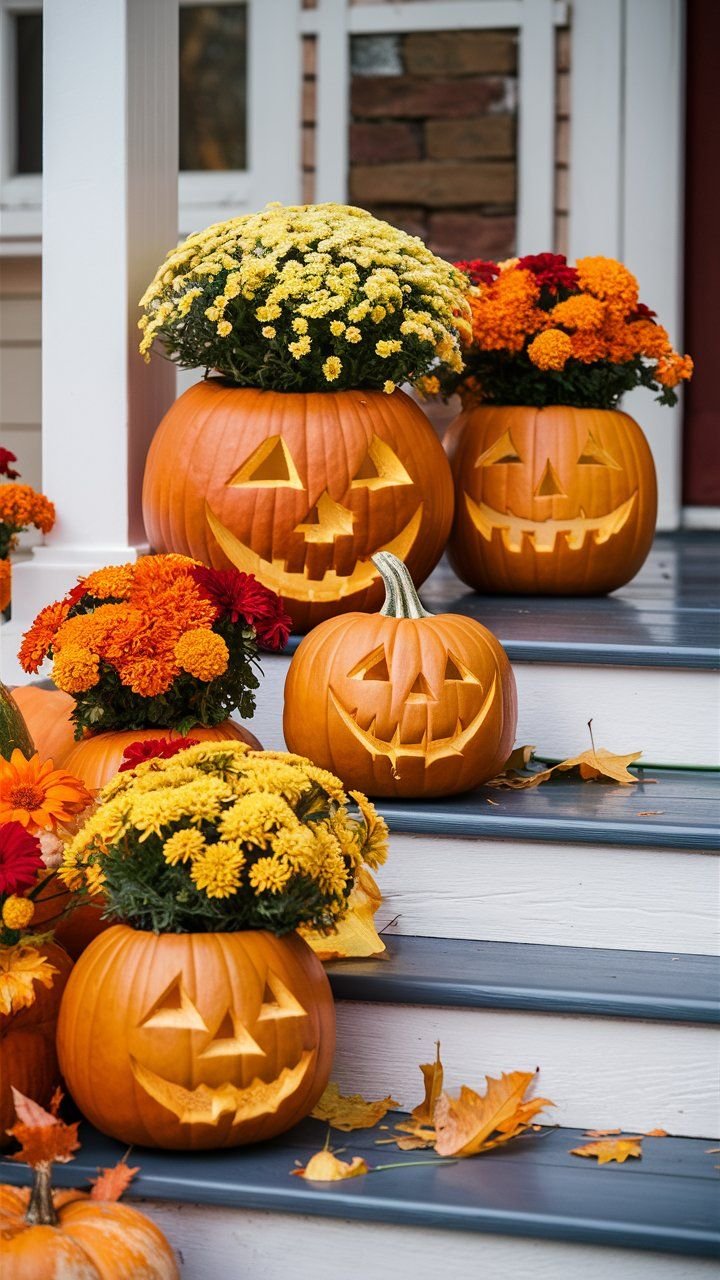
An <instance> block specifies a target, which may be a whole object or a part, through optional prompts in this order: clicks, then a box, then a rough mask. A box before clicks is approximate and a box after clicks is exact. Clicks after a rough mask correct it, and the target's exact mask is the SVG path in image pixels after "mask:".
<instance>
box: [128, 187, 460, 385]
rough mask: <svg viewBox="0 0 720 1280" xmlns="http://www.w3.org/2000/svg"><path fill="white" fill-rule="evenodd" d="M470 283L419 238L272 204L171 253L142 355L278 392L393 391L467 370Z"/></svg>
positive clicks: (342, 212)
mask: <svg viewBox="0 0 720 1280" xmlns="http://www.w3.org/2000/svg"><path fill="white" fill-rule="evenodd" d="M469 289H470V282H469V281H468V279H467V277H466V276H465V275H463V273H462V272H460V271H457V270H456V269H455V268H454V267H452V266H451V265H450V264H449V263H448V262H444V261H443V260H442V259H441V258H437V257H435V255H434V254H433V253H431V252H430V250H429V249H427V248H426V247H425V245H424V244H423V243H422V241H421V240H419V239H418V238H417V237H416V236H409V235H407V234H406V233H405V232H404V231H399V230H397V228H395V227H392V226H390V225H389V224H388V223H387V222H381V221H379V219H377V218H374V217H373V216H372V215H371V214H370V213H367V212H366V211H365V210H364V209H356V208H352V207H351V206H348V205H338V204H320V205H292V206H288V207H285V206H283V205H279V204H275V205H268V206H267V208H266V209H265V210H264V211H263V212H262V213H255V214H250V215H248V216H245V217H241V218H231V219H230V220H229V221H228V222H221V223H217V224H216V225H215V226H212V227H208V229H207V230H206V231H201V232H199V233H197V234H196V235H192V236H189V237H188V239H187V240H185V241H184V243H183V244H181V245H179V246H178V248H177V249H174V250H173V251H172V252H171V253H170V254H168V256H167V258H166V259H165V261H164V262H163V263H162V264H161V266H160V267H159V269H158V272H157V274H156V276H155V279H154V280H153V282H152V284H151V285H150V287H149V288H148V290H147V291H146V293H145V295H144V296H143V298H142V299H141V302H140V305H141V307H142V308H143V315H142V317H141V319H140V321H139V325H140V328H141V329H142V331H143V335H142V340H141V343H140V351H141V352H142V354H143V355H144V356H145V357H146V358H149V353H150V349H151V347H152V346H153V343H154V342H155V341H156V340H159V341H160V342H161V344H162V346H163V347H164V349H165V352H166V353H167V354H168V355H169V356H170V358H171V359H173V360H174V361H176V363H177V364H179V365H181V366H182V367H183V368H186V369H194V368H198V367H203V366H204V367H205V368H206V369H214V370H216V371H217V372H218V373H220V374H222V375H224V376H225V377H226V378H228V379H229V380H230V381H232V382H233V383H234V384H235V385H237V386H243V387H261V388H265V389H271V390H275V391H339V390H344V389H347V388H361V387H367V388H368V389H377V390H384V391H387V392H390V391H392V390H394V388H395V386H396V385H397V384H398V383H401V382H405V381H414V380H416V379H417V378H420V377H422V376H423V375H425V374H428V373H429V372H430V370H431V369H433V368H438V369H444V370H446V371H447V372H455V373H459V372H460V370H461V369H462V367H463V364H462V359H461V355H460V343H461V341H466V340H468V339H469V337H470V334H471V326H470V310H469V306H468V303H467V301H466V298H465V294H466V293H467V292H468V290H469Z"/></svg>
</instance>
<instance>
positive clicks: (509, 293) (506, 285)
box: [468, 266, 545, 351]
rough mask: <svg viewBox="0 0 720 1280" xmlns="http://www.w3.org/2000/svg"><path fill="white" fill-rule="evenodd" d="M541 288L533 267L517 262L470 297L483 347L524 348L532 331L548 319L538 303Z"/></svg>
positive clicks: (475, 328) (475, 331) (475, 333)
mask: <svg viewBox="0 0 720 1280" xmlns="http://www.w3.org/2000/svg"><path fill="white" fill-rule="evenodd" d="M539 297H540V289H539V286H538V285H537V283H536V281H535V279H534V277H533V276H532V274H531V273H530V272H529V271H523V270H522V269H518V268H517V267H515V266H511V267H510V268H509V269H508V270H505V271H501V272H500V275H499V276H498V278H497V279H496V280H494V281H493V283H492V284H490V285H488V286H487V287H486V288H484V289H483V291H482V293H481V294H479V295H477V296H471V297H469V298H468V302H469V303H470V308H471V310H472V318H473V337H474V339H475V343H476V344H477V346H478V347H480V348H481V350H483V351H521V350H522V348H523V345H524V343H525V340H526V338H527V336H528V334H531V333H537V331H538V329H541V328H542V326H543V325H544V323H545V312H544V311H542V310H541V309H540V308H539V307H538V306H537V305H536V304H537V302H538V299H539Z"/></svg>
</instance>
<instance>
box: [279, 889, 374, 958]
mask: <svg viewBox="0 0 720 1280" xmlns="http://www.w3.org/2000/svg"><path fill="white" fill-rule="evenodd" d="M381 902H382V893H381V891H380V888H379V886H378V884H377V883H376V881H375V880H374V878H373V877H372V876H371V874H370V872H369V871H368V869H367V867H365V866H361V867H360V868H359V870H358V872H357V875H356V878H355V884H354V886H353V890H352V893H351V894H350V897H349V899H348V909H347V912H346V913H345V915H344V916H343V918H342V920H339V921H338V923H337V925H336V927H335V930H334V931H333V932H332V933H329V934H323V933H318V932H317V931H316V930H314V929H307V928H301V929H299V930H298V932H299V933H300V934H301V935H302V937H303V938H304V939H305V941H306V942H307V943H308V945H309V946H311V947H312V949H313V951H314V952H315V954H316V956H317V957H318V959H320V960H323V961H328V960H348V959H355V960H359V959H362V958H364V957H367V956H377V955H381V954H382V952H383V951H385V943H384V942H383V940H382V938H381V937H380V934H379V933H378V931H377V929H376V928H375V912H376V911H377V909H378V907H379V906H380V904H381Z"/></svg>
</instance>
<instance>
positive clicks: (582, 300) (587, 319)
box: [548, 293, 605, 329]
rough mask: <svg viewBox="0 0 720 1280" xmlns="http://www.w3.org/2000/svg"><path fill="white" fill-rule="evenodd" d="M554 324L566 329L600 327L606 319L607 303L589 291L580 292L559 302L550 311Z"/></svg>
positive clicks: (550, 319)
mask: <svg viewBox="0 0 720 1280" xmlns="http://www.w3.org/2000/svg"><path fill="white" fill-rule="evenodd" d="M548 319H549V321H550V323H551V324H552V325H564V327H565V328H566V329H599V328H600V326H601V325H602V323H603V320H604V319H605V305H604V303H602V302H601V301H600V299H599V298H592V297H591V296H590V294H588V293H578V294H575V295H574V296H573V297H570V298H566V299H565V301H564V302H558V303H556V305H555V306H554V307H553V308H552V310H551V311H550V312H549V315H548Z"/></svg>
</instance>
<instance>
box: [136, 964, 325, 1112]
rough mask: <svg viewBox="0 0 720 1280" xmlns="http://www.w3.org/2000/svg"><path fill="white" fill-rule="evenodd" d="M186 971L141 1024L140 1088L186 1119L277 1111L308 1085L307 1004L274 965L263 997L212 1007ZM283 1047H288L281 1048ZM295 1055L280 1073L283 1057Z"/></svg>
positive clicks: (311, 1054) (311, 1057) (311, 1062)
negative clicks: (245, 1004) (253, 1003)
mask: <svg viewBox="0 0 720 1280" xmlns="http://www.w3.org/2000/svg"><path fill="white" fill-rule="evenodd" d="M205 1003H206V1002H205V1001H202V999H201V997H199V996H198V997H196V999H195V1000H194V999H193V998H192V996H191V994H190V992H189V991H188V989H187V987H186V986H185V983H184V979H183V976H182V975H181V974H178V975H177V977H176V978H174V979H173V981H172V982H171V983H170V985H169V986H168V987H166V988H165V990H164V991H163V992H162V994H161V995H160V996H159V997H158V999H157V1000H155V1002H154V1003H153V1004H152V1005H151V1007H150V1008H149V1009H148V1011H147V1013H146V1014H145V1016H144V1017H143V1019H142V1021H141V1023H140V1025H139V1027H138V1028H137V1030H136V1032H135V1034H134V1037H133V1044H132V1052H131V1055H130V1065H131V1068H132V1073H133V1076H134V1078H135V1081H136V1082H137V1084H138V1085H139V1087H140V1088H141V1089H142V1090H143V1091H144V1092H145V1093H146V1094H148V1095H149V1097H151V1098H152V1099H153V1100H154V1101H155V1102H157V1103H159V1104H160V1106H162V1107H165V1108H166V1109H167V1110H168V1111H170V1112H172V1114H173V1115H174V1116H176V1117H177V1119H178V1120H179V1122H180V1123H181V1124H202V1125H217V1124H218V1123H219V1122H220V1121H221V1119H222V1118H223V1117H227V1119H228V1120H229V1122H230V1123H231V1124H233V1125H241V1124H243V1123H244V1122H246V1121H250V1120H253V1119H254V1118H255V1117H257V1116H262V1115H266V1114H267V1113H268V1112H270V1113H274V1112H276V1111H277V1110H278V1108H279V1107H280V1105H281V1103H283V1102H285V1101H286V1100H287V1099H289V1098H292V1097H293V1095H295V1094H296V1093H297V1092H298V1091H299V1090H300V1089H301V1088H302V1086H303V1084H304V1082H305V1080H306V1077H307V1076H308V1073H309V1072H310V1071H311V1069H312V1067H313V1065H314V1062H315V1057H316V1051H315V1050H314V1049H303V1030H304V1028H305V1026H306V1024H307V1022H308V1017H307V1013H306V1011H305V1009H303V1007H302V1005H301V1004H299V1003H298V1001H297V1000H296V999H295V997H294V996H293V995H292V994H291V992H290V991H289V990H288V988H287V987H286V986H285V985H284V983H283V982H282V981H281V979H280V978H279V977H277V975H276V974H274V973H273V972H272V971H271V970H270V969H268V971H267V974H266V978H265V987H264V991H263V997H262V1002H261V1003H260V1005H259V1007H258V1008H257V1010H256V1016H255V1017H254V1018H253V1020H252V1022H251V1023H250V1024H248V1021H247V1014H248V1010H247V1009H242V1010H241V1009H234V1008H230V1007H227V1006H226V1005H225V1006H224V1007H223V1008H220V1009H217V1008H216V1009H211V1008H206V1007H205ZM280 1046H282V1049H280ZM279 1056H281V1057H282V1058H283V1060H286V1061H289V1062H290V1063H291V1065H289V1066H283V1067H282V1068H281V1069H280V1070H279V1071H277V1070H276V1069H275V1066H274V1063H275V1062H276V1061H277V1059H278V1057H279Z"/></svg>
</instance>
